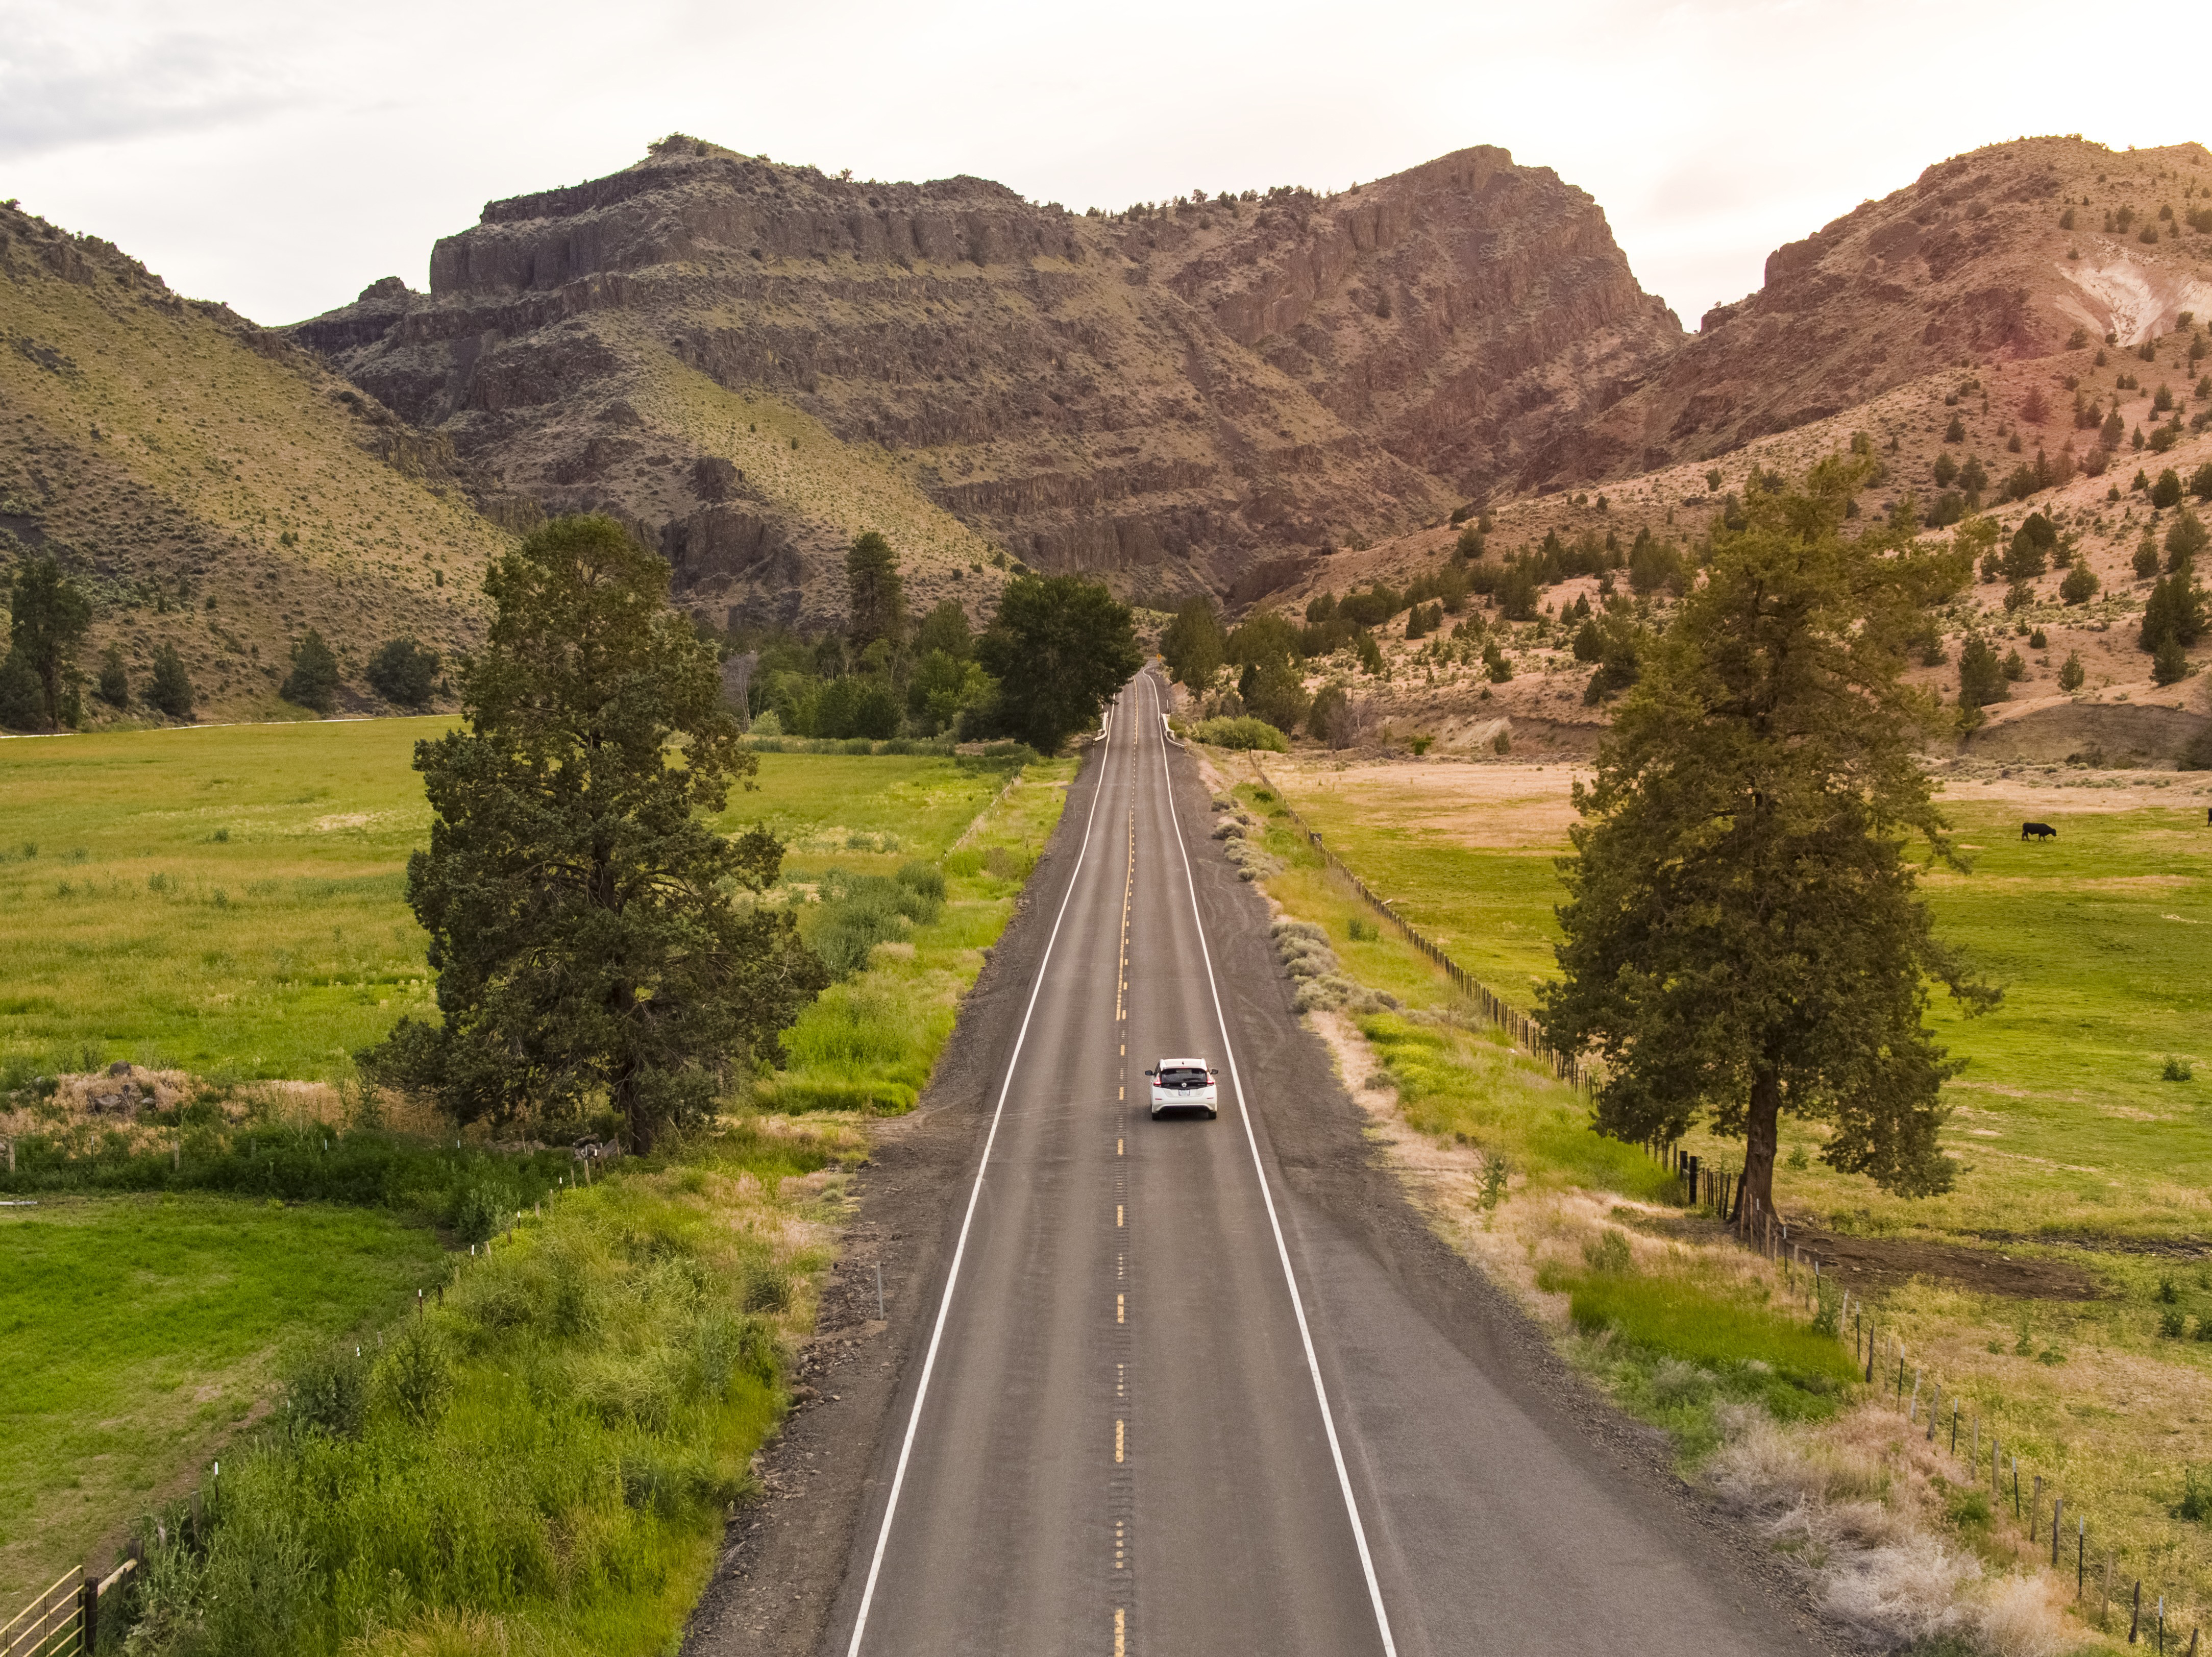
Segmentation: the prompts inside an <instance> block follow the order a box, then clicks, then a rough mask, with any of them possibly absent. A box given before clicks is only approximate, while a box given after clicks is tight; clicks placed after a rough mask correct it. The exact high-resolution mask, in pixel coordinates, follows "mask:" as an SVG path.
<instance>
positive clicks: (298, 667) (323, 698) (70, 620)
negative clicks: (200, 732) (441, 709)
mask: <svg viewBox="0 0 2212 1657" xmlns="http://www.w3.org/2000/svg"><path fill="white" fill-rule="evenodd" d="M91 628H92V603H91V600H89V599H88V598H87V597H86V596H85V594H84V593H83V591H82V589H81V588H78V586H77V585H76V582H72V581H71V580H70V578H69V577H68V576H66V575H64V573H63V571H62V569H61V565H60V564H59V563H58V561H57V560H56V559H53V558H32V559H28V560H26V561H25V562H24V563H22V564H18V565H17V566H16V568H15V573H14V575H13V576H11V577H10V579H9V585H8V653H7V655H6V657H5V659H4V660H0V726H5V727H7V728H9V729H10V730H18V731H52V730H70V729H74V728H76V726H77V725H78V724H79V723H80V722H82V719H83V716H84V699H83V692H84V674H83V672H82V668H81V667H79V665H78V663H79V659H80V657H81V656H82V653H83V649H84V643H85V639H86V636H87V635H88V633H89V632H90V631H91ZM440 673H441V661H440V659H439V655H438V653H437V652H436V651H435V650H432V649H427V648H426V647H424V646H423V645H422V644H420V643H416V640H415V639H414V638H412V637H400V638H395V639H390V640H387V641H386V643H384V644H383V645H381V646H380V647H379V649H377V651H376V653H375V654H374V655H373V656H371V657H370V658H369V661H368V673H367V677H368V682H369V684H370V685H371V686H372V687H373V688H374V690H375V691H376V693H377V694H378V695H379V696H381V697H383V698H385V699H386V701H388V702H391V703H393V704H396V705H398V706H399V707H403V708H420V707H422V706H424V705H425V704H428V702H429V700H430V699H431V698H432V697H433V696H434V695H435V694H436V693H437V691H438V690H439V689H440V687H441V679H440ZM339 688H340V674H339V667H338V660H337V655H335V654H334V653H333V652H332V651H331V648H330V646H329V645H327V644H326V643H324V641H323V636H322V634H321V633H319V632H318V631H315V630H314V629H313V628H309V629H308V630H307V635H306V637H303V638H302V639H301V641H300V642H299V643H298V644H296V645H295V646H294V647H293V650H292V657H291V664H290V671H289V673H287V674H286V676H285V679H284V681H283V685H282V686H281V687H280V688H279V690H278V691H277V694H278V695H279V696H281V697H282V698H283V699H284V700H285V701H287V702H289V703H293V704H296V705H297V706H300V707H302V708H307V709H311V710H313V711H315V712H317V713H324V714H327V713H329V712H331V710H333V709H334V708H335V707H336V706H337V695H338V691H339ZM92 693H93V694H94V696H95V697H97V698H99V699H100V701H101V702H102V703H104V704H106V705H107V706H108V707H110V708H112V709H114V710H117V711H118V712H121V711H124V710H126V709H128V708H130V707H131V705H132V704H134V703H136V704H141V705H143V706H145V707H148V708H150V709H152V710H154V711H155V712H156V713H160V714H164V715H167V716H168V717H169V718H171V719H190V718H191V717H192V714H193V709H194V706H195V704H197V701H198V691H197V689H196V688H195V687H194V685H193V684H192V679H191V673H189V672H188V671H187V670H186V668H185V660H184V657H183V656H182V655H180V654H179V652H178V650H177V647H176V646H175V645H174V644H173V643H168V642H167V641H164V642H163V643H161V644H159V645H156V646H155V649H154V658H153V662H152V664H151V667H150V668H149V672H148V673H147V674H146V676H145V678H144V679H143V680H142V681H140V682H139V683H137V684H136V685H134V684H133V683H132V682H131V670H130V667H129V666H128V665H127V664H126V663H125V661H124V660H123V652H122V650H121V649H119V648H118V647H117V646H115V645H112V644H111V645H109V646H108V647H107V648H106V649H105V650H103V651H101V652H100V661H99V665H98V667H97V668H96V670H95V671H94V675H93V679H92Z"/></svg>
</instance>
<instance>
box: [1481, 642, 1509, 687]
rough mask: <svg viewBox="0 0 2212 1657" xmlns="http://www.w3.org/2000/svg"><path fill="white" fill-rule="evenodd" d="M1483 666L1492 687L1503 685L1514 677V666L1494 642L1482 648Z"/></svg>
mask: <svg viewBox="0 0 2212 1657" xmlns="http://www.w3.org/2000/svg"><path fill="white" fill-rule="evenodd" d="M1482 666H1483V670H1484V671H1485V672H1486V673H1488V674H1489V675H1490V682H1491V683H1492V685H1503V684H1504V683H1505V682H1506V681H1507V680H1509V679H1511V678H1512V677H1513V665H1512V664H1511V663H1510V662H1509V661H1506V660H1505V657H1504V654H1503V653H1502V652H1500V651H1499V649H1498V645H1497V643H1496V641H1494V640H1493V641H1492V642H1491V643H1486V644H1485V645H1484V646H1483V647H1482Z"/></svg>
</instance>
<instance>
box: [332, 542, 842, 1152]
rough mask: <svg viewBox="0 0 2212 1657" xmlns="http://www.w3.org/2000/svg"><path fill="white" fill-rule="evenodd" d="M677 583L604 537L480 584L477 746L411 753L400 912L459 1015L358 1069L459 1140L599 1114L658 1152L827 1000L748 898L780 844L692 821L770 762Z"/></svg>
mask: <svg viewBox="0 0 2212 1657" xmlns="http://www.w3.org/2000/svg"><path fill="white" fill-rule="evenodd" d="M667 583H668V574H667V569H666V566H665V565H664V564H662V563H661V562H660V560H659V559H658V558H656V557H653V555H652V554H651V553H649V552H647V551H645V550H644V549H643V548H641V547H640V546H639V545H637V544H636V543H635V542H634V541H633V540H632V539H630V538H629V535H628V534H627V533H625V532H624V531H623V528H622V527H621V526H620V525H619V524H617V523H616V522H615V521H613V520H611V519H609V518H604V517H597V516H591V517H574V518H564V519H560V520H557V521H555V522H553V523H550V524H548V525H547V526H546V527H544V528H543V529H541V530H539V531H538V533H535V534H533V535H532V536H531V538H530V539H528V540H527V541H526V543H525V544H524V545H523V546H522V547H521V549H520V551H515V552H513V553H510V554H508V555H507V557H503V558H501V560H499V561H498V563H496V564H495V565H494V566H493V567H492V570H491V571H490V573H489V575H488V576H486V578H485V582H484V588H485V591H486V592H487V593H488V594H489V595H490V597H491V599H492V600H493V602H494V603H495V605H496V606H497V617H496V618H495V620H494V622H493V623H492V625H491V630H490V633H489V637H487V639H486V640H485V642H484V646H483V649H482V650H480V651H479V652H477V655H475V656H474V657H472V658H471V660H470V661H469V663H468V665H467V668H466V671H465V676H464V680H463V687H462V716H463V719H464V721H465V725H464V728H462V729H460V730H458V731H454V732H452V733H449V734H447V735H445V736H442V737H439V738H436V739H435V740H428V741H423V742H420V743H417V744H416V749H415V768H416V770H417V771H421V772H422V776H423V779H424V784H425V788H426V790H427V792H428V795H429V800H430V805H431V808H432V810H433V811H434V812H435V820H434V821H433V823H432V825H431V830H430V849H429V850H428V851H418V852H416V854H415V856H413V857H412V858H411V859H410V861H409V863H408V868H407V897H408V902H409V903H410V905H412V906H413V908H414V911H415V913H416V917H417V918H418V919H420V920H421V922H422V925H423V927H424V928H425V929H427V930H428V932H429V934H430V964H431V965H432V966H434V967H435V968H436V969H437V972H438V1005H439V1009H440V1011H441V1013H442V1014H443V1015H444V1020H443V1023H442V1024H441V1026H439V1027H437V1028H435V1029H434V1028H431V1027H428V1026H424V1025H422V1024H418V1023H416V1022H414V1021H412V1020H406V1021H403V1022H402V1023H401V1025H400V1026H399V1027H398V1030H396V1031H395V1032H394V1033H393V1034H392V1038H391V1039H389V1040H388V1041H386V1043H384V1044H383V1045H381V1046H380V1047H378V1048H376V1049H373V1050H371V1051H369V1052H368V1053H367V1054H365V1055H363V1058H364V1061H365V1063H367V1065H368V1068H369V1069H370V1070H371V1072H372V1074H377V1075H384V1076H386V1077H387V1078H389V1079H392V1080H394V1081H401V1082H403V1083H410V1084H413V1085H416V1086H420V1087H428V1088H429V1089H432V1090H434V1091H435V1093H437V1094H438V1095H439V1096H440V1097H441V1100H443V1102H444V1103H445V1104H446V1105H447V1107H448V1108H449V1109H451V1110H452V1112H453V1113H454V1115H456V1116H457V1117H459V1118H461V1119H463V1120H474V1119H477V1118H487V1117H488V1118H506V1117H509V1116H512V1115H513V1114H514V1113H515V1112H517V1111H519V1110H521V1109H523V1108H525V1107H526V1106H545V1107H550V1108H553V1109H556V1110H559V1109H562V1108H564V1107H570V1108H573V1107H577V1106H586V1105H588V1104H590V1103H591V1102H592V1101H593V1100H596V1099H598V1098H599V1097H601V1096H604V1097H605V1099H606V1100H607V1101H608V1102H609V1103H611V1105H612V1106H614V1107H615V1109H617V1111H618V1112H620V1113H621V1115H622V1117H623V1121H624V1123H625V1124H626V1133H627V1136H628V1137H629V1140H630V1141H631V1142H632V1143H634V1144H635V1145H636V1146H638V1147H639V1148H645V1147H648V1146H650V1145H651V1144H652V1143H653V1140H654V1138H655V1137H656V1136H658V1135H659V1134H660V1133H661V1132H662V1131H663V1130H665V1128H666V1127H667V1126H668V1125H669V1124H673V1123H680V1122H682V1121H684V1120H685V1119H686V1118H690V1117H692V1116H694V1115H695V1114H696V1113H697V1112H700V1111H701V1110H702V1109H703V1108H704V1107H705V1106H707V1104H708V1102H709V1101H710V1100H711V1099H712V1097H713V1095H714V1092H715V1090H716V1088H717V1087H718V1085H719V1084H720V1081H721V1080H722V1078H723V1077H724V1075H725V1074H726V1072H727V1070H728V1069H730V1068H731V1067H733V1066H734V1067H738V1068H743V1067H744V1066H746V1065H748V1064H750V1063H751V1062H752V1060H753V1059H754V1057H756V1056H757V1055H758V1054H761V1053H763V1052H764V1051H766V1050H767V1049H768V1047H769V1044H770V1043H771V1042H772V1041H773V1040H774V1039H775V1033H776V1032H778V1031H779V1030H781V1029H782V1028H783V1027H785V1026H787V1025H788V1024H789V1023H790V1022H791V1020H792V1019H793V1017H794V1016H795V1015H796V1014H797V1012H798V1010H799V1008H800V1007H801V1006H802V1005H803V1004H804V1003H805V1002H806V1001H807V1000H809V999H810V998H811V997H812V996H814V995H815V994H816V993H817V992H818V991H819V990H820V989H821V988H822V987H823V984H824V983H825V982H826V975H825V974H824V972H823V969H822V966H821V963H820V961H819V960H818V959H817V958H816V957H815V955H814V954H813V953H812V952H811V950H809V949H808V948H807V947H806V946H805V944H804V943H802V942H801V941H799V935H798V933H797V931H796V930H795V929H794V928H793V923H792V919H791V917H790V915H789V913H788V912H787V911H781V910H775V909H770V908H764V907H762V906H761V905H758V904H757V902H755V901H754V899H755V898H756V897H757V894H759V893H760V892H763V891H764V890H765V889H766V888H767V887H768V886H769V885H770V884H771V883H773V881H774V880H775V877H776V872H777V869H778V868H779V866H780V863H781V858H782V850H783V849H782V847H781V845H780V844H778V843H777V841H776V840H775V837H774V836H772V835H771V834H769V832H768V831H767V829H766V828H764V827H759V826H756V827H755V828H754V829H753V830H751V831H750V832H748V833H744V834H741V835H739V836H738V837H736V838H725V837H723V836H722V835H720V834H719V833H717V832H715V831H714V829H713V828H712V827H710V826H709V825H708V824H707V823H706V822H705V821H703V820H702V813H708V812H715V811H720V809H722V807H723V806H724V805H725V804H726V801H727V798H728V795H729V790H730V788H731V786H732V784H733V783H746V785H747V786H750V777H751V776H752V774H753V772H754V771H755V770H756V769H757V765H758V762H757V760H756V759H755V758H753V756H752V755H751V754H750V753H748V752H745V751H744V749H742V748H741V747H740V746H738V731H737V727H736V724H735V722H733V721H732V718H731V717H730V716H729V714H728V712H727V711H726V710H725V709H724V708H723V706H722V704H721V682H720V674H719V673H718V672H717V669H716V667H715V662H714V652H713V650H712V649H711V648H710V647H709V646H708V645H706V644H704V643H702V642H701V641H700V639H699V637H698V636H697V635H696V632H695V631H693V629H692V628H691V627H690V624H688V623H686V622H685V620H684V618H683V617H681V616H679V615H678V614H676V613H675V612H672V611H671V610H670V609H669V608H668V607H667V606H666V603H665V598H666V594H667Z"/></svg>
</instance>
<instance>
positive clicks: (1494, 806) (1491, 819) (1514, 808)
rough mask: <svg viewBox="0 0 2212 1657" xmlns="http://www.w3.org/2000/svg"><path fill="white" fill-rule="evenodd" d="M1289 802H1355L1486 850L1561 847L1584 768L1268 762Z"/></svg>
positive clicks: (1376, 821) (1381, 818)
mask: <svg viewBox="0 0 2212 1657" xmlns="http://www.w3.org/2000/svg"><path fill="white" fill-rule="evenodd" d="M1267 773H1268V775H1269V776H1271V777H1274V778H1275V780H1276V781H1278V782H1279V783H1281V784H1282V785H1283V788H1284V789H1285V791H1286V792H1287V793H1288V794H1289V795H1290V796H1291V803H1292V804H1294V805H1297V806H1299V807H1304V805H1305V804H1306V803H1307V802H1309V801H1313V802H1315V803H1319V804H1323V805H1327V804H1330V803H1334V802H1336V801H1339V800H1342V801H1357V802H1358V811H1359V815H1360V819H1361V820H1362V821H1363V822H1364V823H1367V824H1370V825H1388V826H1390V827H1393V828H1402V829H1407V830H1410V831H1413V832H1416V833H1419V834H1422V835H1425V836H1431V837H1433V838H1436V839H1438V840H1442V841H1445V842H1447V843H1449V844H1453V845H1461V846H1468V847H1471V848H1473V849H1475V850H1484V851H1528V850H1565V848H1566V844H1567V829H1568V827H1569V826H1570V825H1571V824H1573V823H1574V821H1575V820H1576V819H1575V807H1574V801H1573V799H1572V797H1571V796H1572V794H1573V791H1574V785H1575V783H1576V782H1577V779H1579V780H1582V781H1584V782H1587V781H1588V780H1589V776H1590V772H1589V769H1588V768H1587V767H1586V766H1577V765H1516V764H1500V763H1498V762H1495V761H1492V762H1491V763H1488V764H1481V765H1468V764H1465V763H1459V762H1454V761H1450V760H1445V761H1437V760H1383V761H1380V762H1377V763H1375V764H1371V765H1342V764H1288V763H1285V762H1283V761H1281V760H1276V761H1273V762H1272V763H1270V764H1269V765H1267Z"/></svg>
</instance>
